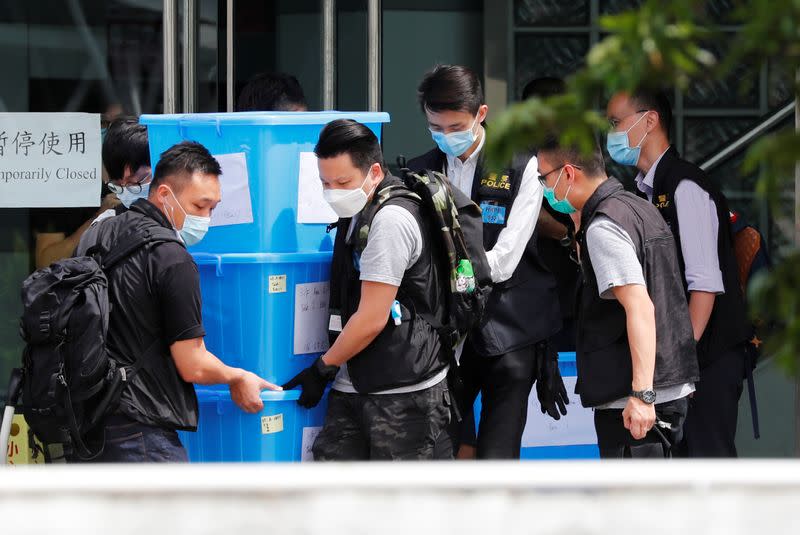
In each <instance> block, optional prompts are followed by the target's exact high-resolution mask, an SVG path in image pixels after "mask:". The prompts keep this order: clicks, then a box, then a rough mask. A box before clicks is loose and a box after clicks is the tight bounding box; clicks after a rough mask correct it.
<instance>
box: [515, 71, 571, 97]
mask: <svg viewBox="0 0 800 535" xmlns="http://www.w3.org/2000/svg"><path fill="white" fill-rule="evenodd" d="M566 92H567V84H565V83H564V80H562V79H561V78H554V77H552V76H543V77H541V78H534V79H533V80H531V81H530V82H528V83H527V84H525V87H524V88H523V89H522V100H528V99H529V98H531V97H539V98H547V97H552V96H554V95H563V94H564V93H566Z"/></svg>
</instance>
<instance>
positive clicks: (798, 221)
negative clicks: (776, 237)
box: [794, 70, 800, 457]
mask: <svg viewBox="0 0 800 535" xmlns="http://www.w3.org/2000/svg"><path fill="white" fill-rule="evenodd" d="M795 80H796V81H797V82H800V70H798V71H797V73H796V74H795ZM795 87H796V86H795ZM794 129H795V132H798V133H800V93H798V92H795V95H794ZM794 246H795V247H800V160H799V161H797V162H795V164H794ZM794 421H795V423H794V425H795V427H794V437H795V439H794V454H795V457H800V378H796V379H795V383H794Z"/></svg>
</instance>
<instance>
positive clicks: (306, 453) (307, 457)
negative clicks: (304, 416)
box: [300, 427, 322, 463]
mask: <svg viewBox="0 0 800 535" xmlns="http://www.w3.org/2000/svg"><path fill="white" fill-rule="evenodd" d="M320 431H322V427H304V428H303V442H302V443H301V445H300V448H301V450H302V453H301V456H300V461H301V462H304V463H307V462H313V461H314V453H313V452H312V451H311V448H313V447H314V441H315V440H317V435H319V432H320Z"/></svg>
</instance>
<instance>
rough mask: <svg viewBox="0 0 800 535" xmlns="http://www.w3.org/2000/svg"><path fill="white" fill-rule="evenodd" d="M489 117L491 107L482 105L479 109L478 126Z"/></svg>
mask: <svg viewBox="0 0 800 535" xmlns="http://www.w3.org/2000/svg"><path fill="white" fill-rule="evenodd" d="M488 115H489V106H487V105H486V104H482V105H481V107H480V108H478V124H480V123H482V122H484V121H485V120H486V117H487V116H488Z"/></svg>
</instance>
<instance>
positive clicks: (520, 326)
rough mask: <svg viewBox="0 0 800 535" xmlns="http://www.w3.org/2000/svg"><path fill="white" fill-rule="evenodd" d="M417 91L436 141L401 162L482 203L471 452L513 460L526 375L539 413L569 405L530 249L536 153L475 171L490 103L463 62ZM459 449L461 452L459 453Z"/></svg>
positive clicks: (454, 434)
mask: <svg viewBox="0 0 800 535" xmlns="http://www.w3.org/2000/svg"><path fill="white" fill-rule="evenodd" d="M418 97H419V103H420V107H421V109H422V111H423V113H424V114H425V118H426V121H427V125H428V129H429V131H430V135H431V137H432V138H433V141H434V142H435V143H436V145H437V148H435V149H433V150H431V151H429V152H427V153H426V154H423V155H422V156H419V157H417V158H413V159H412V160H410V161H409V162H408V167H409V168H410V169H411V170H412V171H423V170H425V169H432V170H435V171H442V172H444V174H446V175H447V177H448V179H449V180H450V182H451V183H452V184H453V186H455V188H457V189H458V190H460V191H461V192H463V193H464V194H466V195H468V196H469V197H471V199H472V200H473V201H474V202H475V203H476V204H478V205H479V206H480V207H481V209H482V211H483V237H484V248H485V250H486V257H487V260H488V262H489V265H490V267H491V275H492V282H493V283H494V285H493V289H492V293H491V295H490V297H489V301H488V303H487V307H486V311H485V314H484V318H485V323H484V325H483V326H482V327H481V328H479V329H476V330H475V331H474V332H472V333H470V335H469V336H468V338H467V341H466V343H465V344H464V346H463V352H462V354H461V356H460V366H459V373H460V376H461V379H462V381H463V384H464V395H463V398H464V399H462V400H460V402H461V404H462V405H463V407H462V408H463V412H464V413H467V412H469V409H470V407H472V405H473V403H474V401H475V399H476V397H477V395H478V393H479V392H480V393H481V397H482V408H481V415H480V428H479V433H478V437H477V452H476V453H477V457H478V458H482V459H514V458H519V456H520V445H521V439H522V433H523V431H524V429H525V423H526V421H527V411H528V397H529V394H530V391H531V388H532V386H533V384H534V382H537V381H538V382H537V393H538V395H539V400H540V402H541V404H542V412H545V411H546V412H547V413H548V414H549V415H550V416H551V417H553V418H555V419H559V418H560V415H561V414H566V407H565V405H566V404H567V403H568V399H567V393H566V390H565V389H564V386H563V382H562V380H561V376H560V374H559V372H558V355H557V353H556V352H555V350H554V349H553V348H552V347H551V346H550V345H549V343H548V339H549V338H550V337H551V336H552V335H553V334H555V333H556V332H558V331H559V329H560V328H561V314H560V307H559V302H558V292H557V286H556V281H555V278H554V277H553V275H552V273H550V272H549V270H548V269H547V268H546V267H545V265H544V263H543V261H542V260H541V259H540V257H539V255H538V252H537V247H536V242H537V236H536V233H535V227H536V221H537V218H538V216H539V211H540V209H541V206H542V186H541V185H540V184H539V181H538V180H537V179H536V177H537V163H536V157H535V156H533V155H531V154H526V155H522V156H520V157H518V158H515V162H513V166H512V168H511V169H507V170H504V171H502V172H487V171H485V170H484V169H483V165H482V154H483V147H484V144H485V140H486V136H487V131H486V129H485V128H484V127H483V122H484V120H485V119H486V116H487V113H488V106H487V105H486V103H485V101H484V96H483V89H482V87H481V83H480V80H479V79H478V77H477V75H476V74H475V73H474V72H473V71H471V70H470V69H468V68H466V67H463V66H460V65H439V66H437V67H436V68H434V69H433V70H432V71H431V72H429V73H427V74H426V75H425V77H424V78H423V80H422V82H421V83H420V85H419V88H418ZM464 435H465V434H464V433H462V432H461V431H460V430H457V429H451V430H450V433H449V439H450V440H451V441H453V442H454V443H456V446H455V448H456V449H459V448H458V445H457V444H458V443H460V442H465V443H467V442H469V438H470V437H469V436H468V435H467V436H464ZM446 438H447V437H443V439H446ZM465 449H468V446H467V447H466V448H465ZM460 456H461V457H466V456H468V455H467V453H466V452H465V451H462V452H461V454H460Z"/></svg>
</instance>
